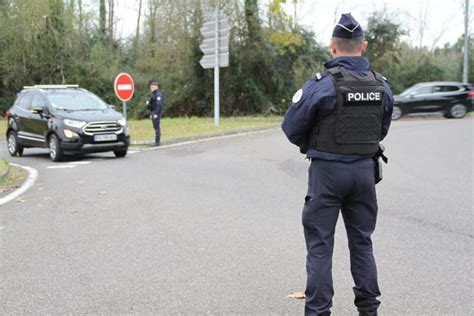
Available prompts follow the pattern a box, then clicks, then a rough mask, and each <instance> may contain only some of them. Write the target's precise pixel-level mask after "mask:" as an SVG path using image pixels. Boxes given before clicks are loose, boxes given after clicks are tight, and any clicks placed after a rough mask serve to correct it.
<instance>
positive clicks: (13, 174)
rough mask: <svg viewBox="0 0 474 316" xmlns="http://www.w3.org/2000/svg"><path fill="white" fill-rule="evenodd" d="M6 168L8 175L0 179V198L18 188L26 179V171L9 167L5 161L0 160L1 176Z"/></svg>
mask: <svg viewBox="0 0 474 316" xmlns="http://www.w3.org/2000/svg"><path fill="white" fill-rule="evenodd" d="M7 168H9V169H10V170H9V172H8V174H7V175H6V176H5V177H4V178H3V179H0V196H1V195H3V194H6V193H9V192H11V191H13V190H15V189H16V188H19V187H20V186H21V184H22V183H23V182H24V181H25V180H26V178H27V177H28V172H27V171H26V170H24V169H22V168H20V167H16V166H12V165H9V164H8V163H7V162H6V161H4V160H0V174H3V172H4V170H6V169H7Z"/></svg>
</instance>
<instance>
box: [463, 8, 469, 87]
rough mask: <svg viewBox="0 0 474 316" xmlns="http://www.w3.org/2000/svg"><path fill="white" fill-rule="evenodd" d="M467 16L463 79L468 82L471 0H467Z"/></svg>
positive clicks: (465, 21) (465, 18)
mask: <svg viewBox="0 0 474 316" xmlns="http://www.w3.org/2000/svg"><path fill="white" fill-rule="evenodd" d="M464 9H465V17H464V67H463V75H462V81H463V83H465V84H466V83H467V72H468V51H469V26H468V24H469V19H468V15H469V0H466V7H465V8H464Z"/></svg>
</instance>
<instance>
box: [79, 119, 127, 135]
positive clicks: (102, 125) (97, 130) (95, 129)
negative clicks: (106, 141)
mask: <svg viewBox="0 0 474 316" xmlns="http://www.w3.org/2000/svg"><path fill="white" fill-rule="evenodd" d="M121 131H122V126H121V125H120V124H119V123H117V122H113V121H112V122H91V123H89V124H87V125H86V127H84V133H85V134H86V135H95V134H110V133H115V134H119V133H120V132H121Z"/></svg>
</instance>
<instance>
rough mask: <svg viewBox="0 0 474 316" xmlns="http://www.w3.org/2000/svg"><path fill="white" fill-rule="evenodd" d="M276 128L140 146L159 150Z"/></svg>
mask: <svg viewBox="0 0 474 316" xmlns="http://www.w3.org/2000/svg"><path fill="white" fill-rule="evenodd" d="M278 129H280V127H275V128H269V129H264V130H257V131H250V132H244V133H235V134H229V135H219V136H214V137H207V138H201V139H196V140H188V141H184V142H180V143H174V144H169V145H162V146H157V147H148V148H142V149H141V151H151V150H160V149H166V148H172V147H179V146H185V145H191V144H196V143H204V142H209V141H214V140H220V139H227V138H234V137H239V136H247V135H253V134H263V133H268V132H271V131H276V130H278Z"/></svg>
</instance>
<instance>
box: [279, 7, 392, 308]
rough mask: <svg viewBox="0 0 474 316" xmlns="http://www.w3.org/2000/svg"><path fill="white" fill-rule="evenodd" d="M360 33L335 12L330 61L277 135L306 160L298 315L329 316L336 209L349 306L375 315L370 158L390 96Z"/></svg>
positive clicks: (383, 131)
mask: <svg viewBox="0 0 474 316" xmlns="http://www.w3.org/2000/svg"><path fill="white" fill-rule="evenodd" d="M367 46H368V45H367V42H366V41H365V40H364V36H363V31H362V28H361V26H360V25H359V23H358V22H357V21H356V20H355V19H354V18H353V17H352V16H351V14H350V13H348V14H343V15H342V16H341V19H340V20H339V22H338V24H337V25H336V26H335V28H334V31H333V36H332V41H331V51H332V54H333V57H334V59H332V60H330V61H329V62H327V63H326V64H325V67H326V68H327V71H326V72H322V73H317V74H316V75H315V76H314V77H313V78H311V79H310V80H308V81H307V82H306V83H305V85H304V86H303V88H302V89H300V90H299V91H297V92H296V93H295V95H294V96H293V100H292V104H291V106H290V108H289V109H288V111H287V113H286V114H285V118H284V121H283V124H282V128H283V131H284V132H285V134H286V136H287V137H288V139H289V140H290V142H292V143H293V144H295V145H297V146H299V147H300V150H301V152H302V153H305V154H306V155H307V157H308V158H309V159H310V160H311V164H310V167H309V176H308V178H309V179H308V192H307V196H306V198H305V205H304V208H303V216H302V222H303V227H304V235H305V240H306V248H307V261H306V270H307V271H306V272H307V284H306V290H305V296H306V302H305V303H306V304H305V314H306V315H329V314H330V308H331V306H332V297H333V294H334V289H333V282H332V253H333V247H334V232H335V228H336V222H337V218H338V216H339V212H341V213H342V217H343V219H344V224H345V227H346V231H347V237H348V242H349V250H350V262H351V273H352V277H353V279H354V283H355V286H354V288H353V290H354V294H355V301H354V303H355V305H356V306H357V309H358V311H359V314H360V315H367V316H368V315H377V308H378V307H379V305H380V302H379V301H378V300H377V297H378V296H380V291H379V286H378V283H377V268H376V265H375V259H374V256H373V251H372V240H371V235H372V233H373V231H374V229H375V223H376V218H377V200H376V192H375V183H376V179H375V175H374V160H373V157H374V155H376V153H377V152H378V150H379V141H381V140H382V139H383V138H384V137H385V136H386V135H387V132H388V129H389V126H390V121H391V114H392V108H393V95H392V92H391V91H390V88H389V86H388V84H387V82H386V80H385V78H384V77H383V76H382V75H380V74H378V73H375V72H372V71H371V70H370V69H369V62H368V60H367V59H366V58H365V57H362V55H363V54H364V53H365V51H366V49H367Z"/></svg>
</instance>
